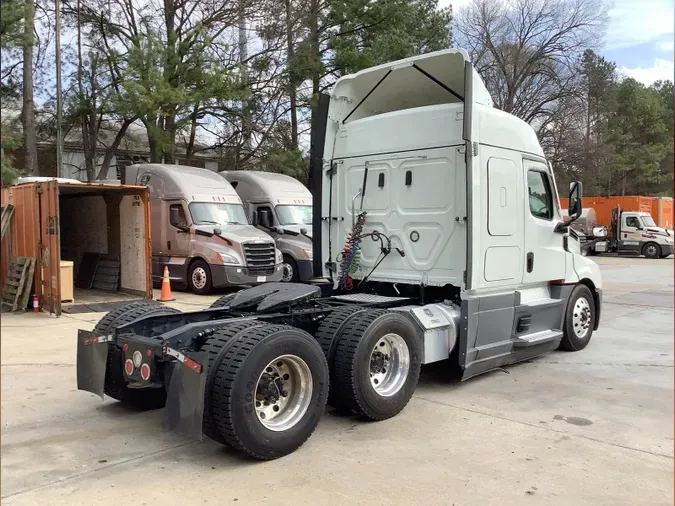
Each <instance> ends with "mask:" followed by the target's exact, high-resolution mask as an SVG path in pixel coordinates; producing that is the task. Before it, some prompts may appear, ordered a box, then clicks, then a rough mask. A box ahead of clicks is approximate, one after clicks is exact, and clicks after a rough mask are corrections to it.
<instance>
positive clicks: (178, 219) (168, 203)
mask: <svg viewBox="0 0 675 506" xmlns="http://www.w3.org/2000/svg"><path fill="white" fill-rule="evenodd" d="M163 204H164V206H163V207H164V209H165V211H166V213H167V214H166V216H165V221H164V222H165V223H166V229H165V230H166V244H165V247H166V253H167V254H168V255H170V256H172V257H188V256H190V240H191V233H190V231H189V230H184V229H183V228H184V227H189V226H190V219H189V218H188V216H189V215H188V212H187V206H186V205H185V203H184V202H183V201H181V200H165V201H164V202H163ZM172 210H173V211H172Z"/></svg>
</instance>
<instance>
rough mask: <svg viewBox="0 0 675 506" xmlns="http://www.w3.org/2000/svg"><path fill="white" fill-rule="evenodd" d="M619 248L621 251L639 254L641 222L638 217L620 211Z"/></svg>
mask: <svg viewBox="0 0 675 506" xmlns="http://www.w3.org/2000/svg"><path fill="white" fill-rule="evenodd" d="M620 230H621V232H620V234H619V250H620V251H621V253H635V254H639V252H640V249H641V246H642V243H641V241H642V224H641V223H640V218H638V217H637V216H635V215H631V214H629V213H621V222H620Z"/></svg>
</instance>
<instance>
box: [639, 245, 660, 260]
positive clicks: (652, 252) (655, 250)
mask: <svg viewBox="0 0 675 506" xmlns="http://www.w3.org/2000/svg"><path fill="white" fill-rule="evenodd" d="M642 254H643V255H644V256H645V257H647V258H659V256H661V246H659V245H658V244H656V243H655V242H648V243H647V244H645V245H644V246H642Z"/></svg>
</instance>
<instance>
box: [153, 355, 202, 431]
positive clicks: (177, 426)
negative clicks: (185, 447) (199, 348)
mask: <svg viewBox="0 0 675 506" xmlns="http://www.w3.org/2000/svg"><path fill="white" fill-rule="evenodd" d="M184 358H186V359H187V360H186V361H183V360H180V359H179V360H177V361H175V362H172V364H171V367H172V368H173V369H172V371H171V379H170V380H169V387H168V388H167V394H166V405H165V406H164V415H163V420H162V428H163V429H164V430H170V431H173V432H178V433H179V434H184V435H187V436H190V437H192V438H195V439H198V440H199V441H201V440H202V439H203V435H202V420H203V418H204V393H205V391H206V375H207V371H206V367H205V366H201V365H200V364H207V363H208V358H207V356H206V353H201V352H200V353H191V354H190V356H189V357H185V356H184ZM195 365H197V366H199V370H198V371H197V370H196V368H195Z"/></svg>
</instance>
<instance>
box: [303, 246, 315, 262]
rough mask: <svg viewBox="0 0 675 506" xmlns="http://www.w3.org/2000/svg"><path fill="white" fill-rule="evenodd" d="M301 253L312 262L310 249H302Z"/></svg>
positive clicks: (312, 257)
mask: <svg viewBox="0 0 675 506" xmlns="http://www.w3.org/2000/svg"><path fill="white" fill-rule="evenodd" d="M302 253H303V254H304V255H305V256H306V257H307V259H308V260H314V255H313V254H312V250H311V249H303V250H302Z"/></svg>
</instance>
